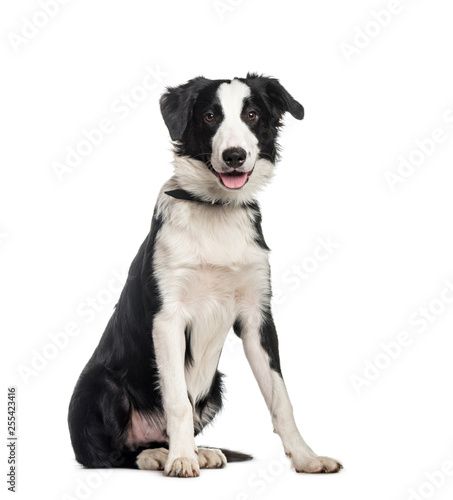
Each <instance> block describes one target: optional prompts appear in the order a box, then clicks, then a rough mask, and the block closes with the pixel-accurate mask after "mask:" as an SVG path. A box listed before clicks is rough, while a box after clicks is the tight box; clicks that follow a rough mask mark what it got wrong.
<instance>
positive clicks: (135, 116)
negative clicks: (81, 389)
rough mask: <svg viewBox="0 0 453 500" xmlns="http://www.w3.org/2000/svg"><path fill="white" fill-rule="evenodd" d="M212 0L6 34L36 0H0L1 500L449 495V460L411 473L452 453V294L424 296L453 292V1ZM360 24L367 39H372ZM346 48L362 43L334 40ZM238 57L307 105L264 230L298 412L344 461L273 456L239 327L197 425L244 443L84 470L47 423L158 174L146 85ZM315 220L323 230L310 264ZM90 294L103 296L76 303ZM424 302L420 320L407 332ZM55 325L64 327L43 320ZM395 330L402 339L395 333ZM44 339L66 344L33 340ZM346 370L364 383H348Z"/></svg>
mask: <svg viewBox="0 0 453 500" xmlns="http://www.w3.org/2000/svg"><path fill="white" fill-rule="evenodd" d="M221 3H222V2H220V3H219V2H218V4H217V8H216V4H215V2H214V1H213V0H192V1H184V0H169V1H167V2H149V1H146V0H129V1H128V2H112V1H108V0H95V1H94V0H91V1H89V0H78V1H76V0H73V1H69V2H67V4H66V5H64V6H63V5H62V6H60V8H59V12H57V13H56V14H55V15H54V17H53V18H52V19H50V20H49V21H48V23H47V24H46V25H45V26H42V27H40V28H38V29H37V30H36V33H34V34H32V35H30V30H31V28H30V27H29V28H28V32H27V33H28V36H29V39H28V40H27V39H23V40H22V42H21V43H19V44H18V42H17V40H20V39H19V38H17V37H19V36H22V35H21V32H22V30H23V29H25V28H24V26H25V25H27V22H30V21H31V20H33V19H35V20H36V19H37V20H38V23H39V22H41V24H45V18H43V17H42V15H41V16H40V15H39V14H38V15H37V17H36V13H37V12H42V10H43V8H42V7H41V6H40V4H39V2H37V1H32V0H28V1H25V0H22V1H15V2H3V3H2V7H1V13H0V16H1V40H2V42H1V46H0V51H1V56H2V64H1V68H2V78H1V82H0V84H1V96H0V97H1V119H2V130H1V142H2V147H1V151H0V154H1V174H0V175H1V178H0V203H1V211H0V235H1V236H0V272H1V291H0V293H1V296H0V304H1V317H0V321H1V336H2V343H3V348H2V369H3V368H4V369H5V372H6V373H5V377H3V378H2V389H1V394H2V396H1V400H2V412H3V417H2V418H1V419H0V421H1V422H2V423H3V424H2V425H3V426H4V428H3V430H2V431H1V434H2V435H3V436H4V445H3V446H2V449H3V452H2V456H1V461H2V464H3V466H2V470H4V474H5V475H4V476H3V477H2V480H1V488H2V489H3V490H4V491H6V489H7V484H6V467H7V464H6V461H7V449H6V431H7V429H6V393H7V387H8V386H10V385H16V386H17V388H18V389H17V390H18V419H19V420H18V425H19V441H18V458H19V465H18V477H17V480H18V487H17V491H18V493H17V494H16V495H17V498H24V499H29V498H36V497H38V498H46V499H59V500H60V499H68V498H79V499H82V498H93V499H111V498H126V497H127V498H134V497H135V496H139V497H140V498H159V497H160V495H163V496H165V497H166V498H188V499H192V498H193V499H194V498H197V499H199V498H215V499H220V500H227V499H233V500H239V499H242V500H244V499H249V498H250V499H275V498H276V497H277V496H278V497H279V498H308V499H310V500H318V499H330V498H347V499H348V500H362V499H364V498H366V499H368V500H374V499H376V500H382V499H388V500H393V499H395V500H398V499H401V500H404V499H408V498H410V497H411V498H412V497H413V498H436V499H447V498H451V494H452V492H453V477H451V476H449V477H446V479H445V480H442V479H441V478H440V476H439V475H436V476H435V479H434V481H435V482H436V484H437V485H436V486H431V487H430V486H429V484H428V483H427V481H428V478H427V476H426V474H431V473H433V472H434V471H438V470H440V469H441V468H442V466H443V464H444V463H445V462H447V461H451V460H453V433H452V426H451V422H452V421H453V418H452V417H453V406H452V404H451V381H452V377H453V363H452V362H451V355H452V339H451V335H452V326H453V313H452V309H453V305H452V304H451V303H445V301H444V302H441V300H442V299H441V297H444V298H447V297H448V298H449V297H451V296H452V295H453V292H452V291H449V292H448V293H444V292H443V290H444V289H445V287H446V284H445V280H451V281H450V282H451V283H453V262H452V256H453V236H452V230H453V227H452V213H453V196H452V181H453V176H452V159H453V140H452V139H453V123H451V118H452V116H453V112H451V111H449V110H451V109H452V108H453V93H452V90H451V89H452V88H453V71H452V57H451V54H452V53H451V49H452V45H453V31H452V29H451V16H452V12H451V5H450V4H451V2H448V1H447V0H443V1H441V0H438V1H431V2H428V1H427V0H417V1H415V0H414V1H412V2H411V1H409V0H401V3H400V9H397V10H399V11H398V12H397V13H394V14H384V13H380V19H381V23H385V24H387V26H386V27H380V26H379V25H377V24H376V21H374V24H373V23H371V24H370V22H373V19H374V17H375V15H374V14H373V11H376V12H379V11H381V10H382V9H387V5H388V4H387V3H386V2H382V1H378V0H373V1H368V0H367V1H364V0H360V1H359V0H354V1H353V0H343V1H342V2H339V1H336V0H327V1H324V2H298V3H297V6H296V3H295V2H291V1H289V0H280V1H279V2H274V1H268V0H260V1H258V0H243V1H242V2H241V1H240V0H235V1H233V0H230V2H228V0H225V1H224V2H223V3H224V6H227V7H228V10H226V11H225V12H221V11H220V7H221V5H219V4H221ZM230 4H231V5H233V4H234V6H233V7H229V5H230ZM392 5H393V4H392ZM392 8H393V7H392ZM34 16H35V17H34ZM43 19H44V21H43ZM358 30H367V31H368V32H369V33H372V35H373V36H372V38H371V39H369V40H368V43H367V40H366V39H364V35H363V34H362V35H360V34H359V31H358ZM12 34H15V36H16V38H14V35H12ZM354 37H356V41H355V42H354ZM365 37H366V34H365ZM13 40H16V42H13ZM345 43H348V44H350V47H349V49H351V47H352V46H353V44H354V43H359V44H361V45H360V48H356V49H354V53H352V55H351V56H350V57H349V58H348V57H347V56H346V55H345V50H346V49H345V45H344V44H345ZM14 45H16V47H15V46H14ZM15 48H16V50H15ZM348 59H349V60H348ZM147 66H149V67H151V68H158V69H159V68H160V69H159V71H160V72H161V73H165V76H162V78H160V79H159V80H160V81H159V82H158V83H157V85H156V87H155V89H153V90H150V91H149V92H148V93H147V95H146V96H143V92H142V93H140V90H133V89H134V88H136V86H137V85H138V86H140V84H141V82H142V80H143V78H144V77H145V75H146V67H147ZM247 71H257V72H260V73H264V74H268V75H272V76H275V77H278V78H279V79H280V81H281V82H282V83H283V85H284V86H285V87H286V88H287V89H288V90H289V92H290V93H291V94H292V95H293V96H294V97H295V98H296V99H298V100H299V101H300V102H301V103H302V104H303V105H304V107H305V110H306V117H305V119H304V120H303V121H302V122H299V121H297V120H294V119H293V118H292V117H291V116H288V117H287V118H286V126H285V128H284V130H283V132H282V137H281V144H282V146H283V148H284V151H283V159H282V161H281V163H280V164H279V165H278V172H277V175H276V177H275V180H274V182H273V183H272V185H270V186H269V187H268V188H267V190H266V192H265V193H263V195H262V196H261V199H260V201H261V205H262V212H263V217H264V222H263V229H264V233H265V236H266V240H267V243H268V244H269V246H270V247H271V248H272V256H271V264H272V270H273V281H274V287H275V288H276V290H278V301H276V302H277V303H275V304H274V311H275V318H276V323H277V328H278V331H279V337H280V344H281V357H282V365H283V373H284V377H285V380H286V383H287V385H288V389H289V392H290V395H291V397H292V401H293V405H294V410H295V414H296V419H297V422H298V424H299V426H300V429H301V432H302V435H303V436H304V437H305V439H306V440H307V441H308V443H309V444H310V445H311V446H312V447H313V448H314V449H315V451H316V452H317V453H319V454H326V455H330V456H334V457H335V458H338V459H340V460H341V461H342V462H343V464H344V467H345V468H344V470H343V471H342V472H341V473H340V474H337V475H331V476H325V475H321V476H309V475H298V474H296V473H295V472H294V471H292V470H290V467H289V462H288V461H287V460H286V459H282V458H281V446H280V443H279V439H278V437H277V436H276V435H274V434H273V433H272V427H271V423H270V417H269V415H268V413H267V409H266V407H265V404H264V402H263V401H262V397H261V395H260V393H259V390H258V387H257V385H256V382H255V381H254V380H253V377H252V375H251V371H250V369H249V367H248V366H247V364H246V362H245V360H244V355H243V352H242V347H241V345H240V341H239V340H235V339H234V338H230V339H229V340H228V342H227V345H226V347H225V349H224V353H223V356H222V360H221V370H222V371H223V372H225V373H226V374H227V377H226V385H227V395H226V401H225V409H224V411H223V413H222V415H221V416H219V417H218V419H217V420H216V422H215V425H214V426H212V427H211V428H209V429H208V430H206V432H205V433H204V435H203V436H201V437H200V438H199V439H198V443H199V444H206V445H211V446H223V447H228V448H231V449H238V450H243V451H246V452H250V453H252V454H253V455H254V456H255V457H256V458H255V460H254V461H251V462H248V463H244V464H231V465H229V466H228V467H227V468H226V469H224V470H219V471H209V470H208V471H202V475H201V477H200V478H198V479H195V480H186V481H183V480H179V479H168V478H164V477H163V476H162V474H161V473H158V472H144V471H143V472H142V471H132V470H117V471H113V472H111V473H108V474H107V476H106V477H104V476H101V475H100V474H99V471H88V470H82V469H80V468H79V466H78V465H77V464H76V462H75V460H74V458H73V453H72V449H71V445H70V441H69V435H68V431H67V425H66V417H67V406H68V402H69V398H70V396H71V392H72V389H73V386H74V384H75V382H76V380H77V377H78V375H79V373H80V371H81V370H82V368H83V366H84V365H85V363H86V361H87V360H88V358H89V356H90V355H91V353H92V351H93V349H94V348H95V346H96V345H97V342H98V340H99V338H100V336H101V334H102V331H103V328H104V327H105V324H106V322H107V320H108V318H109V316H110V314H111V311H112V308H113V305H114V303H115V301H116V300H117V298H118V295H119V292H118V289H119V285H118V281H115V278H114V274H112V272H113V273H115V272H116V273H119V274H121V273H122V272H123V270H124V269H127V267H128V266H129V264H130V262H131V260H132V258H133V257H134V255H135V253H136V251H137V249H138V247H139V245H140V244H141V242H142V240H143V238H144V237H145V235H146V233H147V231H148V227H149V223H150V220H151V215H152V210H153V205H154V201H155V198H156V195H157V193H158V191H159V189H160V186H161V185H162V183H163V182H164V181H165V180H166V179H167V178H168V177H169V176H170V175H171V173H172V167H171V158H172V157H171V152H170V143H169V137H168V133H167V130H166V128H165V125H164V123H163V121H162V119H161V116H160V112H159V107H158V98H159V96H160V94H161V93H162V92H163V91H164V88H165V86H167V85H177V84H180V83H183V82H185V81H187V80H188V79H190V78H192V77H194V76H197V75H200V74H202V75H204V76H206V77H209V78H232V77H234V76H245V74H246V72H247ZM131 91H132V92H135V94H134V95H136V96H139V97H140V99H141V98H142V97H143V100H142V101H141V102H138V103H137V102H133V104H134V105H135V106H136V107H135V108H134V109H133V110H131V112H130V113H129V115H128V116H127V117H126V116H124V115H125V114H126V112H124V115H122V114H121V115H120V114H119V113H118V112H116V113H115V112H114V111H113V110H112V107H111V106H112V105H113V106H114V105H115V104H114V103H115V102H116V100H117V99H121V96H122V95H123V94H130V93H131ZM448 118H450V122H449V121H448ZM103 119H110V120H111V121H112V123H113V130H112V132H111V133H109V134H105V136H104V138H103V140H102V143H101V144H99V145H97V146H95V147H93V148H92V152H91V153H90V154H89V155H87V156H86V157H85V158H84V159H83V161H81V162H80V164H79V165H78V166H77V167H75V168H74V169H73V171H71V172H68V173H65V175H64V176H63V178H62V180H59V179H58V177H57V175H56V174H55V172H54V169H53V168H52V165H53V162H55V161H58V162H64V161H65V155H66V152H67V148H68V147H72V148H76V147H77V145H78V144H79V142H80V141H81V140H83V139H84V136H83V130H91V129H93V128H95V127H98V126H99V122H100V121H101V120H103ZM436 129H441V131H442V132H443V136H442V138H443V140H442V143H439V144H435V145H433V143H431V146H429V145H427V146H426V147H431V149H432V151H431V152H430V153H429V154H425V158H423V157H422V156H421V154H420V151H419V152H418V153H417V151H416V150H417V149H420V147H421V146H420V144H421V143H420V142H419V144H417V143H416V141H425V143H426V144H428V143H427V142H426V139H428V138H430V137H431V136H432V134H433V133H434V134H435V135H436V134H440V132H439V131H436ZM436 137H437V135H436ZM400 155H402V156H403V157H405V158H406V159H407V158H409V157H411V158H412V159H413V160H414V162H415V163H417V166H416V167H415V168H414V169H413V171H412V172H411V171H410V168H408V167H406V170H405V171H404V175H405V176H406V177H401V178H400V180H402V182H400V183H398V184H397V185H396V186H395V189H394V190H393V191H392V190H391V189H390V186H389V183H388V182H387V180H386V178H385V172H392V173H397V168H398V165H399V163H400V159H399V157H400ZM411 155H412V156H411ZM319 238H324V240H329V239H330V240H331V241H332V242H334V243H335V245H336V246H337V248H335V250H334V251H333V252H332V254H331V255H330V256H329V258H328V259H327V260H325V261H323V262H320V263H316V262H314V261H313V260H310V258H312V257H313V255H314V254H315V249H316V247H317V245H318V243H317V242H318V241H319ZM307 259H308V260H307ZM298 265H299V266H303V267H304V266H305V268H307V266H310V265H311V266H312V268H311V270H312V271H313V272H311V273H310V274H309V275H308V278H307V279H303V280H302V279H301V278H297V277H295V275H294V274H293V273H294V266H298ZM316 266H317V269H314V268H315V267H316ZM109 287H110V288H112V287H113V288H114V290H113V288H112V290H113V291H110V290H109ZM90 297H92V298H93V297H94V298H95V299H96V297H98V299H101V300H102V301H103V303H104V304H103V306H102V309H101V308H100V309H101V310H99V311H97V312H95V313H93V314H92V315H90V316H88V313H86V309H87V307H88V306H87V303H88V302H87V301H89V300H90ZM98 303H99V302H98ZM421 307H428V314H429V318H430V320H429V321H428V320H426V321H425V324H424V326H423V327H422V326H421V325H422V323H421V322H420V317H421V316H420V314H421V309H420V308H421ZM429 308H431V313H429V310H430V309H429ZM83 311H85V315H84V314H82V313H83ZM432 311H435V314H434V315H433V314H432ZM411 318H412V320H411ZM416 321H419V323H418V325H419V326H418V327H417V326H415V324H414V323H415V322H416ZM68 323H69V324H70V323H76V325H77V327H78V335H76V336H73V337H67V335H63V334H61V332H63V331H64V329H65V328H66V327H67V325H68ZM400 332H406V338H408V339H410V340H409V341H408V345H406V346H405V347H402V348H396V347H395V346H394V344H391V343H392V342H395V341H396V339H397V337H398V335H399V334H400ZM58 333H60V335H59V336H58V338H60V342H61V343H66V345H65V346H64V347H62V348H56V347H55V346H54V347H52V342H51V339H50V337H49V335H50V334H52V335H54V336H55V335H57V334H58ZM54 338H55V337H54ZM64 339H66V340H65V341H64ZM383 343H384V344H385V345H389V344H391V345H392V346H393V348H394V351H395V352H396V353H397V354H395V355H394V357H395V359H392V360H391V359H390V358H389V357H388V355H386V354H385V350H384V348H383V346H382V344H383ZM62 345H63V344H62ZM49 346H50V347H49ZM44 354H45V357H42V358H40V356H44ZM50 356H53V359H46V357H50ZM39 359H41V361H39ZM365 360H369V362H372V363H374V362H375V360H376V361H377V362H378V364H379V363H380V364H381V366H386V368H382V369H380V368H378V369H377V371H375V372H374V373H371V369H369V372H368V373H367V376H368V378H371V377H373V376H374V378H375V380H373V381H369V380H367V379H366V378H365V374H364V370H365V366H366V364H365ZM39 363H41V364H40V366H39V367H38V368H39V369H37V370H35V371H34V372H30V371H29V372H28V375H24V370H25V369H28V370H32V369H33V364H34V366H35V367H37V366H38V365H39ZM21 371H22V374H21ZM30 373H32V374H30ZM351 376H356V377H359V376H360V377H363V380H365V381H366V383H367V385H364V386H362V388H361V390H360V391H359V390H356V388H355V387H354V384H353V382H352V379H351ZM356 380H357V379H356ZM411 489H413V490H414V491H416V492H418V494H420V495H421V496H420V497H416V496H413V495H412V494H411Z"/></svg>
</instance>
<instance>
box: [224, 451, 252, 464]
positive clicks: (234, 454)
mask: <svg viewBox="0 0 453 500" xmlns="http://www.w3.org/2000/svg"><path fill="white" fill-rule="evenodd" d="M219 449H220V451H221V452H222V453H223V454H224V455H225V458H226V459H227V462H228V463H229V462H247V460H252V459H253V457H252V455H249V454H247V453H242V452H240V451H231V450H225V449H224V448H219Z"/></svg>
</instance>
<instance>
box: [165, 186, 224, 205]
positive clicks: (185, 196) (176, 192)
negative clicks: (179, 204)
mask: <svg viewBox="0 0 453 500" xmlns="http://www.w3.org/2000/svg"><path fill="white" fill-rule="evenodd" d="M165 194H166V195H168V196H171V197H172V198H176V199H177V200H186V201H195V202H198V203H206V204H207V205H229V204H230V202H229V201H217V200H212V201H209V200H204V199H203V198H200V197H199V196H196V195H194V194H192V193H189V191H186V190H185V189H173V190H172V191H165Z"/></svg>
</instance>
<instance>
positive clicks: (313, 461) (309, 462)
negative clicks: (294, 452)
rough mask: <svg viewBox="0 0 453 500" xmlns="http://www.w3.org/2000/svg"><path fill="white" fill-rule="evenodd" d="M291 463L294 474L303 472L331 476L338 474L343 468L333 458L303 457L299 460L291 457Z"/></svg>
mask: <svg viewBox="0 0 453 500" xmlns="http://www.w3.org/2000/svg"><path fill="white" fill-rule="evenodd" d="M291 463H292V465H293V467H294V468H295V469H296V472H305V473H308V474H322V473H327V474H333V473H335V472H339V471H340V470H341V469H342V468H343V466H342V465H341V463H340V462H338V461H337V460H335V459H334V458H329V457H318V456H317V455H314V456H305V457H301V458H295V457H291Z"/></svg>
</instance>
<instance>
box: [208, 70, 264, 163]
mask: <svg viewBox="0 0 453 500" xmlns="http://www.w3.org/2000/svg"><path fill="white" fill-rule="evenodd" d="M250 94H251V91H250V87H249V86H248V85H246V84H245V83H242V82H240V81H239V80H232V81H231V83H222V84H221V85H220V86H219V88H218V90H217V97H218V98H219V101H220V106H221V107H222V113H223V120H222V122H221V124H220V127H219V129H218V130H217V132H216V134H215V135H214V137H213V140H212V155H213V156H212V163H213V166H214V168H215V167H216V166H217V167H218V169H220V166H221V164H222V153H223V151H225V149H227V148H236V147H241V148H243V149H244V150H245V151H246V153H247V160H246V163H245V164H244V170H245V171H248V170H251V169H252V168H253V165H254V164H255V161H256V157H257V154H258V148H257V144H258V140H257V138H256V137H255V135H254V134H253V133H252V132H251V130H250V129H249V127H248V126H247V125H246V124H245V123H244V122H243V121H242V119H241V114H242V109H243V107H244V100H245V99H246V98H247V97H250ZM247 167H248V168H247Z"/></svg>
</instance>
